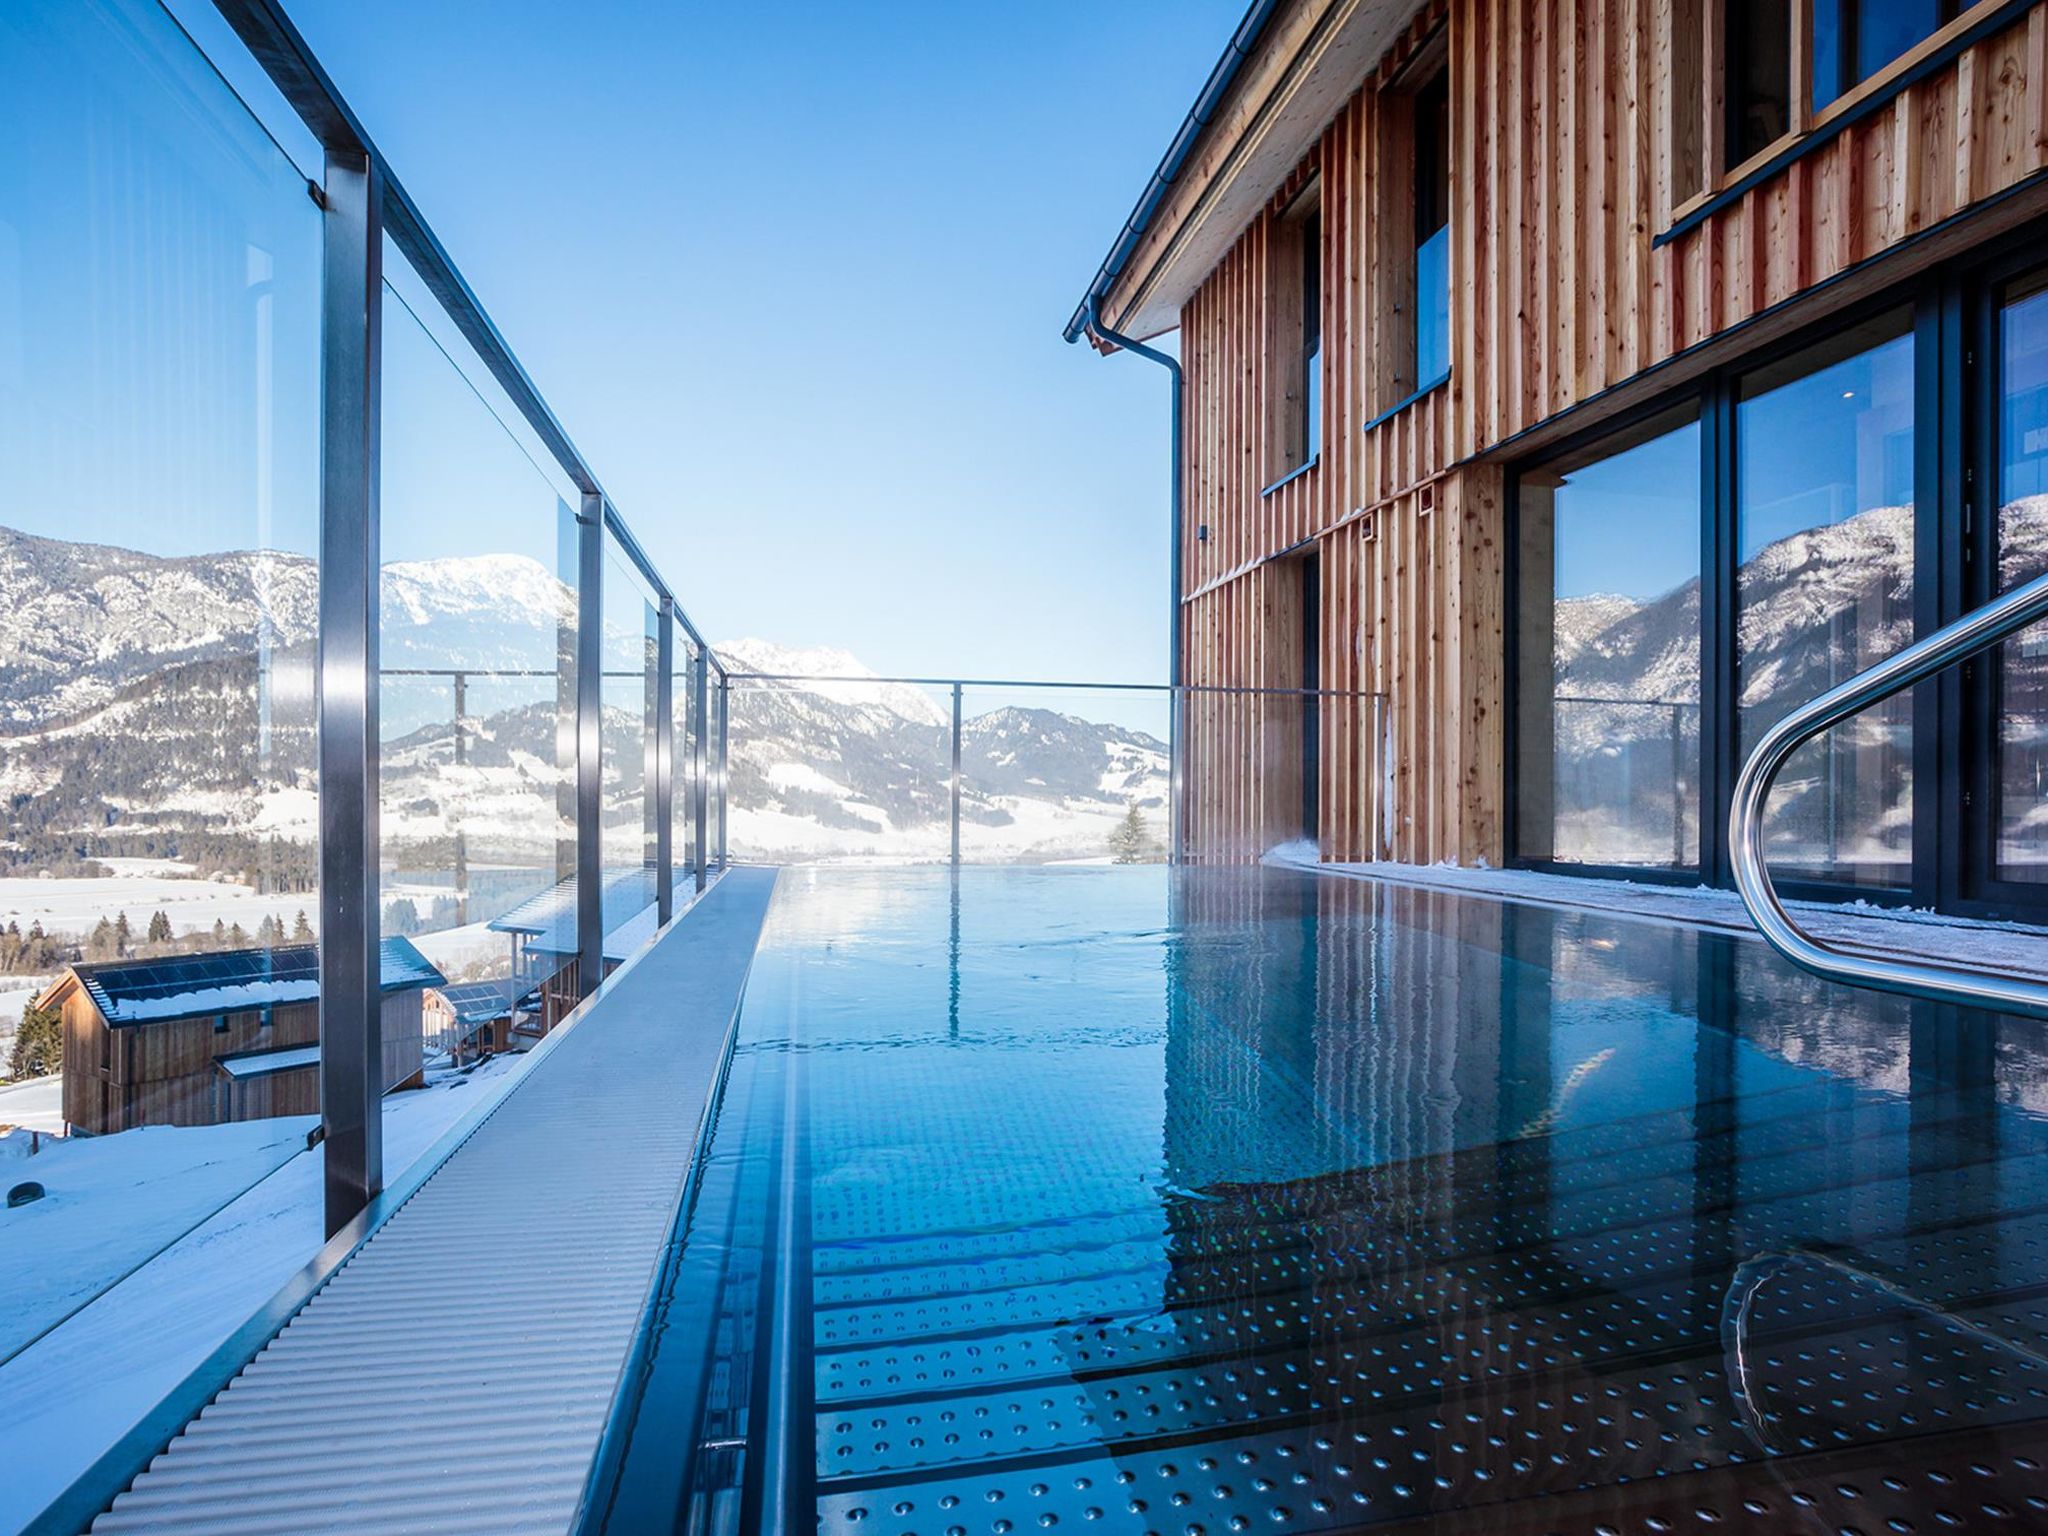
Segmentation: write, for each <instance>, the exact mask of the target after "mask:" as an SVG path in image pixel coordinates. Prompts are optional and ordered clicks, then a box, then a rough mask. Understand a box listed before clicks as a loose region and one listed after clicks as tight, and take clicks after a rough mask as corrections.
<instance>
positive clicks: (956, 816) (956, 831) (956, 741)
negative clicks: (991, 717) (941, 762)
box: [953, 683, 960, 867]
mask: <svg viewBox="0 0 2048 1536" xmlns="http://www.w3.org/2000/svg"><path fill="white" fill-rule="evenodd" d="M953 863H954V865H955V866H956V867H957V866H958V865H959V863H960V685H959V684H958V683H955V684H954V685H953Z"/></svg>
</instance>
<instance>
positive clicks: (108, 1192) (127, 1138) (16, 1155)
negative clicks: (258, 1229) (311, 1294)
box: [0, 1110, 319, 1360]
mask: <svg viewBox="0 0 2048 1536" xmlns="http://www.w3.org/2000/svg"><path fill="white" fill-rule="evenodd" d="M4 1113H5V1111H4V1110H0V1115H4ZM318 1123H319V1117H318V1116H315V1115H305V1116H296V1117H289V1118H285V1119H278V1120H246V1121H243V1122H241V1123H240V1124H237V1125H207V1126H193V1127H187V1128H177V1127H172V1126H147V1127H144V1128H143V1129H141V1130H135V1131H124V1132H122V1133H121V1134H120V1135H118V1136H82V1137H68V1138H67V1137H42V1138H40V1142H41V1148H42V1150H41V1151H40V1152H39V1153H37V1154H36V1155H35V1156H33V1157H32V1156H30V1155H29V1146H30V1144H31V1142H32V1140H36V1139H37V1138H33V1137H32V1136H31V1135H30V1133H29V1132H27V1131H15V1132H14V1133H12V1134H11V1135H8V1136H4V1137H0V1182H4V1183H5V1185H6V1186H7V1187H8V1188H10V1189H11V1188H12V1187H13V1186H14V1185H16V1184H18V1183H21V1182H22V1181H24V1180H28V1179H33V1180H35V1181H36V1182H37V1183H39V1184H41V1185H42V1186H43V1188H44V1189H45V1190H46V1191H47V1193H46V1194H45V1195H44V1196H43V1198H42V1199H40V1200H36V1201H33V1202H31V1203H30V1204H28V1205H23V1206H18V1207H16V1208H15V1209H13V1210H7V1209H0V1298H5V1299H4V1300H0V1360H5V1359H8V1358H10V1357H12V1356H13V1355H14V1354H15V1353H16V1352H17V1351H19V1350H20V1349H21V1348H22V1347H23V1346H24V1345H26V1344H27V1343H28V1342H29V1341H30V1340H32V1339H34V1338H35V1337H36V1336H37V1335H39V1334H41V1333H42V1332H43V1331H44V1330H46V1329H48V1328H49V1327H51V1326H52V1325H53V1324H55V1323H58V1322H61V1321H62V1320H63V1319H64V1318H66V1317H68V1316H69V1315H70V1314H71V1313H73V1312H75V1311H77V1310H78V1308H79V1307H80V1306H82V1305H84V1303H86V1302H87V1301H90V1300H91V1299H92V1298H93V1297H94V1296H95V1295H97V1294H98V1293H99V1292H101V1291H103V1290H105V1289H106V1288H107V1287H108V1286H109V1285H112V1284H113V1283H114V1282H115V1281H116V1280H119V1279H120V1278H121V1277H122V1276H123V1275H125V1274H127V1273H128V1272H129V1271H130V1270H132V1269H134V1268H135V1267H136V1266H137V1265H138V1264H141V1263H142V1262H143V1261H144V1260H146V1259H148V1258H149V1257H150V1256H151V1255H152V1254H155V1253H157V1252H159V1251H161V1250H162V1249H163V1248H165V1247H166V1246H168V1245H169V1244H170V1243H172V1242H175V1241H176V1240H177V1239H178V1238H180V1237H182V1236H183V1235H184V1234H185V1233H186V1232H188V1231H190V1230H191V1229H192V1228H193V1227H195V1226H197V1225H198V1224H199V1223H200V1222H202V1221H204V1220H205V1219H206V1218H207V1217H209V1216H211V1215H212V1214H213V1213H214V1212H215V1211H217V1210H219V1209H220V1208H221V1207H222V1206H224V1205H226V1204H227V1203H228V1202H229V1201H230V1200H232V1199H234V1198H235V1196H237V1195H239V1194H241V1193H242V1191H244V1190H245V1189H247V1188H248V1187H249V1186H250V1185H252V1184H254V1183H255V1182H256V1181H257V1180H258V1179H261V1178H262V1177H263V1176H264V1175H265V1174H267V1173H270V1172H271V1171H272V1170H273V1169H275V1168H276V1167H277V1166H278V1165H279V1164H280V1163H283V1162H284V1161H285V1160H286V1159H287V1158H290V1157H293V1156H295V1155H297V1154H298V1153H300V1152H303V1151H305V1150H306V1133H307V1132H308V1131H310V1130H311V1129H312V1128H313V1127H314V1126H315V1125H317V1124H318Z"/></svg>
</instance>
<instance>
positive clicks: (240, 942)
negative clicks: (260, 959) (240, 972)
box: [228, 923, 249, 949]
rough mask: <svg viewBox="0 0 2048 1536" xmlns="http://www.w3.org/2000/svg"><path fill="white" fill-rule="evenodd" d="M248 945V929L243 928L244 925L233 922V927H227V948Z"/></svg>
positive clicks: (245, 946)
mask: <svg viewBox="0 0 2048 1536" xmlns="http://www.w3.org/2000/svg"><path fill="white" fill-rule="evenodd" d="M248 947H249V930H248V929H246V928H244V927H243V926H242V925H241V924H240V923H236V924H235V925H234V926H233V927H231V928H229V929H228V948H229V949H247V948H248Z"/></svg>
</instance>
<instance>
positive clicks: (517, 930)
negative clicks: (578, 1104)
mask: <svg viewBox="0 0 2048 1536" xmlns="http://www.w3.org/2000/svg"><path fill="white" fill-rule="evenodd" d="M601 902H602V910H603V920H604V974H605V975H606V976H609V975H611V973H612V972H613V971H615V970H617V969H618V968H619V965H620V964H621V963H622V962H623V961H624V960H625V958H626V956H628V955H630V954H631V953H633V951H634V950H636V949H638V948H639V947H640V946H641V945H642V944H644V943H646V942H647V940H649V939H651V938H653V937H654V930H655V927H656V922H655V906H654V876H653V872H652V871H650V870H644V869H629V870H624V871H619V870H614V871H611V872H610V873H608V874H607V875H606V877H605V881H604V885H603V889H602V893H601ZM490 926H491V927H492V928H493V929H495V930H496V931H498V932H499V933H503V934H508V935H510V936H511V939H512V974H513V975H514V976H515V977H517V978H519V979H520V981H521V982H522V983H523V984H524V985H525V986H526V987H528V988H530V989H532V990H533V991H534V992H536V993H537V994H538V996H537V999H536V1001H537V1005H538V1013H537V1014H536V1013H533V1012H530V1011H525V1010H522V1011H521V1013H520V1015H519V1016H517V1017H515V1018H514V1019H513V1021H512V1032H513V1035H514V1037H515V1040H516V1042H517V1043H518V1044H519V1045H520V1046H521V1047H522V1048H523V1046H524V1045H526V1044H530V1043H531V1042H532V1041H534V1040H537V1039H539V1038H540V1037H541V1036H543V1035H545V1034H547V1033H548V1031H549V1030H551V1029H553V1028H554V1027H555V1026H556V1025H557V1024H559V1023H561V1022H562V1020H563V1019H564V1018H566V1017H567V1016H568V1014H569V1012H570V1010H571V1009H573V1008H574V1007H575V1006H576V1005H577V1004H578V1003H579V1002H581V1001H582V1000H583V987H582V970H581V962H580V961H579V959H578V958H577V953H576V877H575V876H574V875H571V876H569V877H568V878H567V879H564V880H561V881H558V882H557V883H556V884H554V885H552V886H550V887H549V888H548V889H547V890H545V891H542V892H541V893H540V894H539V895H537V896H534V897H531V898H529V899H528V900H526V901H523V902H521V903H520V904H519V905H518V906H516V907H514V908H512V909H511V910H510V911H508V912H506V913H505V914H504V916H502V917H498V918H495V919H493V920H492V922H491V925H490Z"/></svg>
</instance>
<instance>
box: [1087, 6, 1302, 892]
mask: <svg viewBox="0 0 2048 1536" xmlns="http://www.w3.org/2000/svg"><path fill="white" fill-rule="evenodd" d="M1271 8H1272V7H1271V6H1270V5H1268V6H1267V7H1266V10H1267V11H1268V12H1270V10H1271ZM1254 10H1255V12H1256V11H1257V8H1256V7H1255V8H1254ZM1246 20H1247V24H1249V22H1250V20H1251V18H1247V19H1246ZM1263 20H1264V18H1263V16H1261V17H1260V21H1261V24H1263ZM1239 30H1240V32H1242V30H1243V29H1242V28H1240V29H1239ZM1232 46H1235V44H1233V45H1232ZM1205 94H1206V93H1205ZM1087 311H1088V315H1087V328H1088V332H1089V334H1090V335H1093V336H1099V337H1100V338H1102V340H1104V341H1106V342H1108V343H1109V344H1110V345H1111V346H1113V347H1116V348H1118V349H1120V350H1122V351H1125V352H1129V353H1130V354H1132V355H1133V356H1134V357H1142V358H1144V359H1145V361H1147V362H1148V363H1157V364H1158V365H1159V366H1160V367H1162V368H1164V369H1165V370H1166V372H1167V376H1168V378H1170V379H1171V380H1172V381H1173V414H1172V424H1171V426H1170V428H1169V435H1170V437H1171V439H1172V448H1171V452H1172V455H1173V461H1172V466H1171V469H1170V471H1169V475H1168V496H1167V499H1168V501H1169V503H1170V507H1169V510H1168V513H1167V542H1166V567H1167V577H1166V579H1167V585H1168V587H1169V589H1170V590H1169V593H1168V599H1167V609H1166V611H1167V614H1168V640H1167V647H1166V685H1167V688H1168V689H1169V692H1168V694H1167V699H1168V710H1167V729H1166V776H1167V805H1168V809H1169V814H1170V818H1171V821H1172V831H1171V832H1170V833H1169V834H1168V837H1167V844H1166V846H1167V862H1168V863H1170V864H1178V863H1180V861H1181V766H1180V742H1181V734H1182V732H1181V708H1182V703H1183V698H1182V693H1181V664H1180V628H1181V626H1180V612H1181V605H1180V582H1181V563H1180V543H1181V517H1182V512H1183V505H1182V504H1183V501H1184V500H1185V496H1186V490H1185V487H1184V485H1183V483H1182V460H1183V458H1184V454H1183V453H1182V448H1183V443H1184V438H1185V436H1186V432H1187V427H1186V423H1185V420H1184V417H1185V414H1186V413H1185V410H1184V406H1183V401H1184V397H1185V396H1186V394H1187V380H1186V377H1185V375H1183V374H1182V372H1181V366H1180V360H1179V359H1178V358H1176V357H1173V356H1172V355H1170V354H1169V353H1165V352H1161V351H1159V350H1158V349H1157V348H1154V347H1148V346H1146V345H1145V344H1144V343H1143V342H1141V341H1138V340H1136V339H1134V338H1132V337H1129V336H1125V335H1122V334H1120V333H1118V332H1116V331H1113V330H1111V329H1110V328H1109V327H1108V326H1107V325H1105V324H1104V323H1103V320H1102V314H1101V300H1100V298H1099V297H1098V296H1096V295H1094V294H1090V295H1089V297H1088V301H1087ZM1067 339H1068V340H1069V341H1072V340H1073V339H1074V338H1073V337H1072V336H1071V335H1070V336H1068V338H1067Z"/></svg>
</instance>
